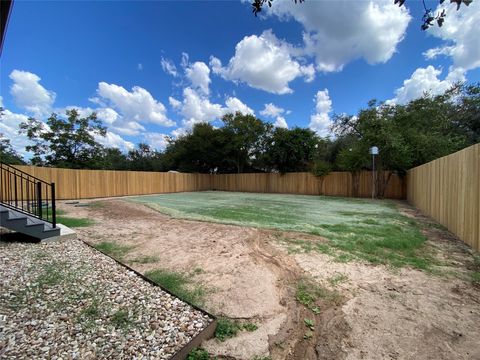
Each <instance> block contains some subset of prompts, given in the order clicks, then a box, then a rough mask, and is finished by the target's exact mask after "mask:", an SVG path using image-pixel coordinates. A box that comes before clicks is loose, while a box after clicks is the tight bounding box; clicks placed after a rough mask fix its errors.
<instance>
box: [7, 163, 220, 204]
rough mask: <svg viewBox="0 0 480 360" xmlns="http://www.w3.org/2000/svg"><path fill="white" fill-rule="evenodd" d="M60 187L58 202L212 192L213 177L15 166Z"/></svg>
mask: <svg viewBox="0 0 480 360" xmlns="http://www.w3.org/2000/svg"><path fill="white" fill-rule="evenodd" d="M15 167H16V168H18V169H20V170H22V171H25V172H26V173H28V174H30V175H33V176H35V177H37V178H40V179H42V180H45V181H47V182H54V183H55V185H56V193H57V194H56V195H57V199H87V198H96V197H110V196H126V195H144V194H157V193H170V192H180V191H203V190H210V188H211V186H210V182H211V180H210V175H208V174H180V173H161V172H145V171H113V170H75V169H57V168H45V167H36V166H15Z"/></svg>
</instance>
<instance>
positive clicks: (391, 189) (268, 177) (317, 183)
mask: <svg viewBox="0 0 480 360" xmlns="http://www.w3.org/2000/svg"><path fill="white" fill-rule="evenodd" d="M212 176H213V181H212V188H213V189H214V190H223V191H245V192H261V193H285V194H303V195H331V196H346V197H353V196H357V197H370V196H372V173H371V172H370V171H363V172H361V173H360V175H359V179H358V193H357V194H355V193H354V181H353V178H352V175H351V174H350V173H349V172H332V173H330V174H328V175H326V176H324V177H323V178H319V177H316V176H314V175H312V174H311V173H307V172H302V173H287V174H283V175H281V174H272V173H254V174H218V175H212ZM385 197H386V198H390V199H403V198H405V191H404V184H403V181H402V179H401V178H400V177H398V176H397V175H394V174H392V176H391V178H390V181H389V183H388V186H387V189H386V191H385Z"/></svg>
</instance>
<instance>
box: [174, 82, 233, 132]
mask: <svg viewBox="0 0 480 360" xmlns="http://www.w3.org/2000/svg"><path fill="white" fill-rule="evenodd" d="M181 114H182V115H183V118H184V120H183V123H184V125H187V127H188V128H191V127H192V126H193V124H196V123H200V122H210V121H213V120H215V119H219V118H221V117H222V116H223V114H224V110H223V108H222V106H221V105H220V104H213V103H211V102H210V100H209V99H208V98H206V97H203V96H201V95H200V94H198V92H196V91H195V90H194V89H192V88H189V87H187V88H185V89H184V90H183V102H182V107H181Z"/></svg>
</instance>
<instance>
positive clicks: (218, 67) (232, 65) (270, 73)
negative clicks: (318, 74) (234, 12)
mask: <svg viewBox="0 0 480 360" xmlns="http://www.w3.org/2000/svg"><path fill="white" fill-rule="evenodd" d="M293 52H294V49H293V48H292V46H291V45H289V44H287V43H286V42H284V41H282V40H279V39H277V38H276V36H275V35H274V34H273V33H272V31H271V30H267V31H264V32H263V33H262V34H261V35H260V36H257V35H251V36H246V37H244V38H243V39H242V40H241V41H240V42H239V43H238V44H237V45H236V47H235V55H234V56H233V57H232V58H231V59H230V61H229V63H228V65H227V66H226V67H222V63H221V61H220V60H219V59H217V58H215V57H213V56H212V57H211V58H210V66H211V67H212V70H213V72H214V73H215V74H218V75H221V76H222V77H223V78H225V79H226V80H232V81H240V82H245V83H247V84H248V85H249V86H251V87H253V88H256V89H261V90H265V91H268V92H271V93H275V94H287V93H291V92H292V89H290V87H289V83H290V82H291V81H293V80H295V79H296V78H298V77H301V76H305V77H306V80H307V81H312V80H313V76H314V71H313V67H312V66H302V65H301V64H300V63H299V62H298V61H297V60H295V59H294V58H293V57H292V56H291V53H293Z"/></svg>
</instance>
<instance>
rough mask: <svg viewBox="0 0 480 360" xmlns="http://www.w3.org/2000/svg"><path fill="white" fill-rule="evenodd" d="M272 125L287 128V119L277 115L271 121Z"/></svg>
mask: <svg viewBox="0 0 480 360" xmlns="http://www.w3.org/2000/svg"><path fill="white" fill-rule="evenodd" d="M273 126H275V127H279V128H285V129H288V124H287V121H286V120H285V118H284V117H283V116H277V118H276V119H275V122H274V123H273Z"/></svg>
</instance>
